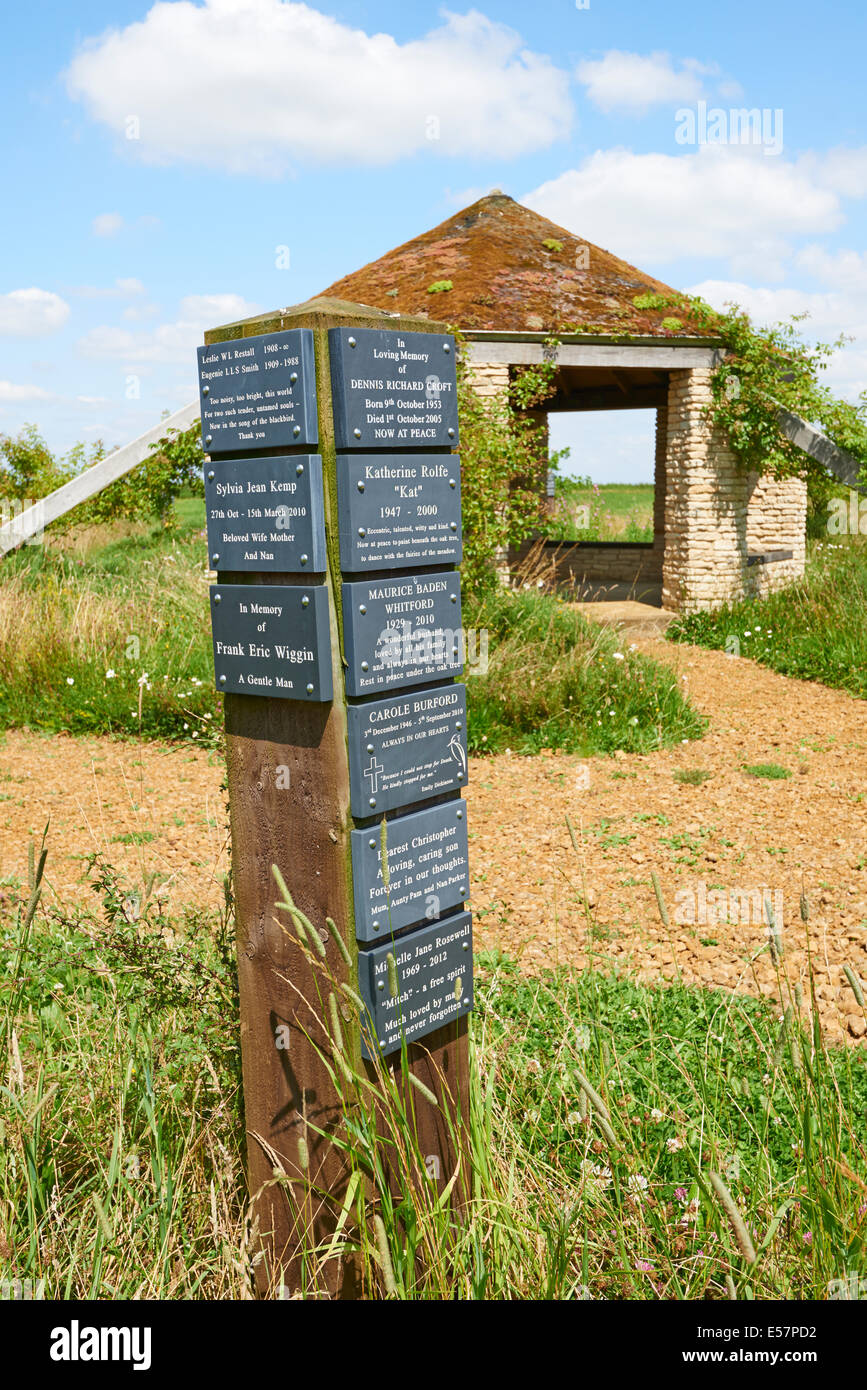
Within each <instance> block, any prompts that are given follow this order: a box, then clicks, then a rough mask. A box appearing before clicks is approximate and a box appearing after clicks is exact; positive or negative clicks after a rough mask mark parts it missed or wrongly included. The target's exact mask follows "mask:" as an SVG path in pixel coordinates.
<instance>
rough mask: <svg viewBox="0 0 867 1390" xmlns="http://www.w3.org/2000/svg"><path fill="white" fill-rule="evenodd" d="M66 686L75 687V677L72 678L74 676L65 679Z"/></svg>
mask: <svg viewBox="0 0 867 1390" xmlns="http://www.w3.org/2000/svg"><path fill="white" fill-rule="evenodd" d="M66 684H67V685H75V677H74V676H67V677H66Z"/></svg>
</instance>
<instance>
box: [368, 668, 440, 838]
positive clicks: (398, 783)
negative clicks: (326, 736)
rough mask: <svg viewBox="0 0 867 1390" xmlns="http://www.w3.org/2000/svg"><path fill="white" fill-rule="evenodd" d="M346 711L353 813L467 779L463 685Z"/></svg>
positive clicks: (385, 807) (386, 807) (406, 801)
mask: <svg viewBox="0 0 867 1390" xmlns="http://www.w3.org/2000/svg"><path fill="white" fill-rule="evenodd" d="M346 713H347V720H348V726H349V727H348V734H349V793H350V797H349V801H350V807H351V810H352V814H353V816H356V817H358V818H359V819H361V818H363V817H364V816H379V815H382V813H383V811H393V810H394V809H395V807H397V806H408V805H410V803H411V802H413V801H424V800H425V798H426V797H429V796H438V795H439V794H440V793H441V792H450V791H454V790H455V789H456V788H457V787H463V786H465V785H466V781H467V692H466V689H465V687H464V686H463V685H439V686H434V687H433V688H432V689H430V690H416V691H412V692H410V693H408V694H402V695H392V696H391V698H390V699H388V700H371V701H368V702H367V703H365V704H363V705H350V706H349V708H348V709H347V711H346Z"/></svg>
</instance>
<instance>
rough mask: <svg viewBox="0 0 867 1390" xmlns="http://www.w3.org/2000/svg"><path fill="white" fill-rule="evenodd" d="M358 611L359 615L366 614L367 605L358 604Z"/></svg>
mask: <svg viewBox="0 0 867 1390" xmlns="http://www.w3.org/2000/svg"><path fill="white" fill-rule="evenodd" d="M358 611H359V613H366V612H367V604H366V603H360V604H359V605H358Z"/></svg>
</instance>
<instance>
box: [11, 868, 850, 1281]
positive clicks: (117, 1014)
mask: <svg viewBox="0 0 867 1390" xmlns="http://www.w3.org/2000/svg"><path fill="white" fill-rule="evenodd" d="M90 876H91V881H92V884H93V887H94V889H95V894H94V900H93V906H92V907H91V908H89V909H87V910H84V909H82V910H81V911H80V912H78V913H75V914H70V913H64V912H62V911H61V910H60V909H58V908H57V906H55V905H49V906H46V907H45V908H43V907H41V906H39V905H38V900H37V894H36V893H35V892H29V891H28V890H27V889H25V890H23V891H21V890H18V891H16V890H14V889H12V888H7V890H6V891H5V892H4V893H3V894H2V895H0V936H2V940H3V942H4V946H5V950H4V953H3V956H2V964H0V983H2V995H0V1037H2V1046H3V1065H4V1077H5V1078H6V1080H5V1083H4V1087H3V1089H2V1090H0V1127H2V1134H3V1144H2V1147H0V1279H5V1278H19V1279H27V1278H29V1279H31V1280H33V1281H34V1282H36V1281H38V1280H44V1281H45V1296H46V1297H47V1298H57V1299H68V1298H109V1299H119V1298H174V1299H177V1298H208V1299H233V1298H243V1297H250V1296H251V1294H252V1291H253V1250H252V1248H251V1238H250V1227H249V1215H250V1213H249V1210H248V1205H247V1194H246V1192H245V1187H244V1176H243V1150H244V1142H245V1136H244V1124H243V1111H242V1105H241V1094H240V1067H239V1051H238V1025H237V997H236V990H235V974H234V962H233V957H232V950H231V944H230V943H231V939H232V930H231V927H232V923H231V911H230V904H229V903H228V901H227V905H226V910H225V911H223V912H221V913H219V914H217V913H213V914H211V915H210V916H209V915H208V914H205V913H192V914H189V915H188V916H186V917H185V918H183V919H181V920H169V919H167V918H166V917H165V916H164V915H163V913H162V910H161V908H160V899H159V897H158V896H157V894H156V892H155V887H156V885H155V884H154V883H153V882H151V883H150V884H143V885H139V886H138V888H135V887H134V886H133V885H131V884H129V883H125V882H123V881H121V880H120V879H119V878H118V876H117V874H116V873H115V871H114V870H113V869H112V868H111V866H110V865H109V864H107V863H106V862H105V860H103V859H101V858H98V857H95V858H94V859H93V860H92V861H91V864H90ZM30 878H31V887H32V888H36V887H37V886H38V879H39V869H38V867H37V866H34V865H33V864H32V863H31V872H30ZM28 899H29V905H28ZM298 949H300V950H304V949H306V948H304V947H303V946H302V945H301V943H300V942H299V943H298ZM763 949H767V948H766V947H765V948H763ZM308 954H309V953H308ZM317 961H318V965H317V968H320V969H322V970H323V971H324V966H323V965H322V962H321V961H319V960H318V957H317V958H315V959H314V964H316V963H317ZM326 973H327V972H326ZM853 978H854V976H853ZM856 983H857V980H856ZM859 989H860V985H859ZM346 998H347V999H348V996H346ZM852 1008H853V1009H854V1008H855V1002H854V997H853V1001H852ZM810 1013H811V996H810V990H809V988H808V987H805V993H804V996H803V997H801V996H800V995H798V994H796V995H795V996H794V997H791V999H790V1004H789V1007H788V1008H787V1009H786V1011H785V1015H784V1017H783V1018H782V1020H781V1019H780V1009H779V1006H778V1005H772V1004H770V1003H769V1002H767V1001H763V1000H761V999H755V998H749V997H744V996H737V995H732V994H723V993H719V992H717V991H713V990H701V989H695V988H687V987H684V986H682V985H681V984H679V983H678V982H677V980H675V981H674V982H673V983H671V984H670V985H668V986H659V987H646V986H641V985H637V984H635V983H633V982H632V981H630V980H629V979H627V978H625V977H623V976H622V975H621V974H619V973H618V972H617V970H616V968H615V967H614V966H613V965H612V964H611V963H610V962H608V961H607V960H606V958H605V957H604V955H599V956H598V957H597V966H596V968H595V969H588V970H586V971H584V972H580V973H579V972H575V971H571V970H565V969H562V970H557V971H546V972H544V973H543V974H541V975H540V976H538V977H535V978H533V977H526V976H524V975H522V974H520V973H519V971H518V968H517V966H516V964H515V962H514V961H511V960H509V959H508V958H506V957H504V956H499V955H492V954H488V955H484V956H482V957H480V959H479V962H478V979H477V1011H476V1014H475V1016H474V1018H473V1021H472V1050H471V1059H472V1065H471V1077H470V1092H471V1110H470V1115H469V1119H468V1131H469V1133H468V1138H469V1142H470V1144H471V1146H472V1151H473V1165H474V1182H473V1190H472V1193H471V1195H470V1198H469V1202H468V1205H467V1207H466V1208H465V1210H464V1211H463V1213H462V1215H461V1218H460V1219H459V1220H455V1219H454V1217H453V1216H452V1215H451V1214H450V1211H449V1209H448V1206H445V1207H443V1206H442V1205H441V1204H439V1203H438V1202H437V1201H436V1189H434V1188H433V1187H432V1186H431V1185H430V1184H425V1183H422V1184H421V1185H420V1186H416V1185H415V1184H413V1183H412V1182H410V1181H409V1180H407V1182H406V1183H405V1185H404V1186H403V1187H402V1188H401V1189H399V1190H398V1191H397V1192H396V1193H387V1192H386V1188H385V1187H384V1186H383V1183H384V1182H385V1179H384V1176H383V1173H384V1169H383V1162H382V1159H383V1149H382V1145H383V1143H384V1142H385V1143H387V1144H388V1145H389V1146H390V1149H391V1152H392V1153H393V1152H394V1151H395V1149H396V1150H397V1151H398V1152H399V1153H401V1154H404V1153H405V1154H406V1155H407V1156H408V1157H411V1158H412V1159H413V1162H412V1163H409V1162H408V1163H407V1165H406V1170H405V1171H406V1172H412V1171H413V1170H414V1169H416V1170H417V1169H420V1168H421V1167H422V1156H420V1155H418V1154H413V1153H412V1140H411V1137H410V1136H409V1135H408V1131H407V1115H406V1113H405V1111H404V1110H401V1101H400V1098H399V1096H398V1095H397V1093H396V1092H393V1091H392V1090H391V1089H389V1083H388V1082H387V1080H384V1079H383V1078H382V1077H379V1078H378V1079H377V1080H376V1084H375V1086H374V1088H373V1094H372V1093H371V1091H370V1088H369V1087H368V1089H367V1090H365V1089H364V1088H359V1086H358V1085H357V1084H356V1082H355V1080H354V1078H355V1075H356V1072H355V1068H354V1067H353V1066H352V1065H350V1064H349V1063H347V1064H346V1065H347V1077H348V1078H349V1079H348V1080H345V1081H344V1082H342V1083H341V1085H342V1087H343V1094H344V1103H345V1105H346V1115H347V1123H346V1125H345V1127H344V1129H343V1131H342V1134H343V1137H342V1138H340V1137H338V1134H337V1131H335V1139H334V1141H335V1142H339V1143H341V1144H342V1145H344V1147H345V1152H346V1159H347V1163H348V1164H349V1166H350V1168H351V1169H352V1171H353V1172H354V1173H358V1174H359V1175H360V1176H359V1179H358V1180H357V1181H356V1182H355V1185H354V1188H353V1193H354V1196H353V1199H352V1200H351V1201H350V1203H349V1204H348V1207H347V1209H346V1222H345V1226H344V1228H343V1230H342V1233H341V1236H340V1237H339V1238H338V1240H337V1243H336V1248H337V1249H338V1250H340V1249H342V1250H344V1251H345V1252H346V1253H348V1252H349V1251H350V1250H351V1251H355V1252H357V1253H358V1254H359V1255H360V1258H361V1261H362V1265H363V1276H364V1281H365V1287H366V1289H367V1291H368V1293H370V1294H374V1295H378V1296H389V1297H396V1298H402V1299H411V1300H417V1299H426V1298H458V1299H498V1298H513V1299H518V1298H520V1299H536V1298H539V1299H541V1298H546V1299H568V1298H587V1297H590V1298H604V1299H609V1300H613V1299H617V1300H619V1299H630V1300H660V1299H677V1300H717V1299H725V1298H728V1297H730V1296H736V1297H738V1298H742V1299H745V1298H752V1299H786V1300H788V1299H823V1298H825V1297H827V1293H828V1287H829V1282H830V1281H831V1280H833V1279H839V1280H847V1279H851V1278H852V1277H853V1276H855V1277H856V1278H857V1277H859V1276H860V1277H864V1275H865V1272H867V1201H865V1191H867V1187H865V1183H867V1153H865V1141H864V1133H863V1124H862V1119H863V1115H864V1112H865V1107H867V1064H865V1055H864V1052H863V1050H860V1049H859V1050H855V1049H843V1050H840V1051H830V1050H827V1049H826V1048H825V1046H824V1044H823V1041H822V1038H821V1036H820V1034H819V1033H818V1032H817V1031H815V1030H814V1029H813V1028H812V1026H811V1024H810ZM389 1075H390V1073H389ZM411 1089H412V1088H410V1090H411ZM423 1101H424V1097H423V1096H422V1095H421V1094H420V1093H419V1094H417V1095H416V1102H417V1103H418V1104H421V1103H423ZM365 1102H366V1103H365ZM383 1107H385V1111H386V1112H387V1119H386V1125H387V1131H386V1138H385V1140H384V1139H383V1131H382V1123H383ZM377 1117H378V1118H377ZM362 1177H363V1178H364V1179H365V1181H361V1178H362ZM719 1181H722V1183H724V1185H725V1188H726V1189H727V1190H728V1192H729V1193H730V1194H731V1198H732V1199H733V1203H734V1209H735V1212H736V1214H737V1222H734V1221H733V1220H732V1219H731V1217H730V1216H729V1215H727V1213H726V1209H725V1205H724V1203H723V1201H722V1199H721V1196H720V1194H719ZM286 1191H287V1193H288V1192H289V1191H290V1189H288V1188H287V1189H286ZM431 1194H433V1196H432V1195H431ZM374 1199H376V1200H374ZM376 1217H379V1218H380V1220H381V1222H382V1225H381V1227H380V1228H379V1229H378V1230H377V1228H376V1224H375V1218H376ZM738 1223H739V1225H738ZM744 1232H745V1233H746V1240H747V1242H748V1244H747V1245H746V1246H745V1245H744ZM750 1247H752V1249H751V1250H750ZM745 1252H746V1253H745ZM753 1255H754V1256H755V1258H752V1256H753ZM315 1262H316V1252H315V1251H312V1252H311V1268H313V1267H314V1266H315ZM313 1277H314V1276H313V1275H311V1279H312V1278H313Z"/></svg>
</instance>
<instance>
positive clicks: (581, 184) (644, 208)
mask: <svg viewBox="0 0 867 1390" xmlns="http://www.w3.org/2000/svg"><path fill="white" fill-rule="evenodd" d="M845 191H846V190H845V189H844V188H841V189H840V190H839V192H838V190H837V189H836V188H834V187H833V186H829V180H828V179H827V178H826V179H825V180H824V182H822V183H820V182H819V180H818V179H817V178H816V176H815V166H814V165H813V164H812V163H811V162H809V161H806V160H805V161H800V160H799V161H798V162H794V163H793V162H791V161H786V160H784V159H782V158H774V159H767V158H764V157H763V156H762V153H761V151H760V150H759V149H758V148H753V147H750V146H741V145H702V146H700V147H699V148H698V150H697V151H696V152H695V153H694V154H685V155H667V154H634V153H633V152H632V151H631V150H627V149H612V150H600V151H597V152H596V153H595V154H593V155H591V156H589V157H588V158H587V159H586V160H585V161H584V163H583V164H581V165H580V166H579V168H577V169H570V170H568V171H567V172H566V173H564V174H561V175H560V176H559V177H558V178H556V179H552V180H550V181H549V182H548V183H544V184H542V185H541V186H540V187H539V188H537V189H535V190H534V191H533V192H531V193H528V194H526V196H524V197H522V198H521V202H523V203H526V204H527V205H528V206H529V207H531V208H534V209H535V210H536V211H537V212H540V213H542V214H543V216H545V217H550V218H551V219H552V220H553V221H555V222H559V223H561V224H562V225H563V226H565V227H568V228H569V229H570V230H571V231H573V232H575V233H576V235H578V236H582V237H586V238H587V240H588V241H591V242H595V243H596V244H597V245H600V246H604V247H606V248H608V249H610V250H611V251H613V252H614V253H615V254H616V255H618V256H623V257H624V258H625V259H626V260H630V261H632V262H633V263H634V264H636V265H637V266H639V267H641V268H647V267H649V266H652V265H665V264H667V263H673V262H677V261H679V260H682V259H704V258H708V257H725V258H727V259H729V260H730V261H731V263H732V264H733V265H734V266H736V267H739V268H740V273H741V274H743V273H744V272H745V271H746V270H747V268H755V261H756V256H757V255H758V258H759V262H760V264H761V266H762V273H763V278H765V277H767V276H768V274H769V271H770V274H771V276H772V277H777V278H778V277H779V275H780V274H781V273H782V272H781V267H782V262H783V260H784V259H785V257H786V256H787V255H788V254H789V249H790V242H791V241H792V240H793V239H798V238H801V237H804V236H815V235H817V234H821V233H825V232H831V231H833V230H835V229H836V228H837V227H838V226H839V225H840V223H841V222H842V220H843V212H842V208H841V205H840V196H839V193H844V192H845Z"/></svg>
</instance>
